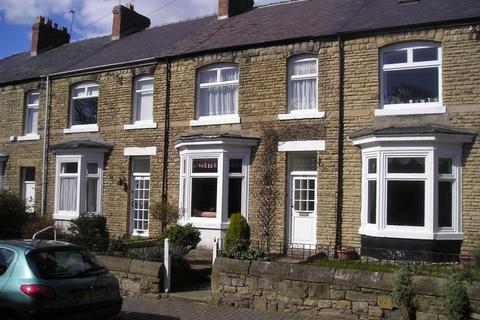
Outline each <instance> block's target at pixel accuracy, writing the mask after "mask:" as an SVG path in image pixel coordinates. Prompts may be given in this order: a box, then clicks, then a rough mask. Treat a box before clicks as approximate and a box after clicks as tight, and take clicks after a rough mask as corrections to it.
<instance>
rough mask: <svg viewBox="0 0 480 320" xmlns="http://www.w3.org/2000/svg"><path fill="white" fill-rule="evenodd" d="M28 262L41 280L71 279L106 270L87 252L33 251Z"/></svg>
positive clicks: (28, 257) (64, 250)
mask: <svg viewBox="0 0 480 320" xmlns="http://www.w3.org/2000/svg"><path fill="white" fill-rule="evenodd" d="M27 261H28V263H29V265H30V267H31V268H32V270H33V272H34V273H35V274H36V275H37V276H38V277H39V278H46V279H52V278H71V277H76V276H80V275H83V274H85V273H88V272H94V271H99V270H104V266H103V265H102V263H101V262H99V261H98V260H97V259H96V258H95V257H94V256H93V255H92V254H91V253H90V252H88V251H86V250H72V249H56V250H46V251H33V252H31V253H29V254H28V255H27Z"/></svg>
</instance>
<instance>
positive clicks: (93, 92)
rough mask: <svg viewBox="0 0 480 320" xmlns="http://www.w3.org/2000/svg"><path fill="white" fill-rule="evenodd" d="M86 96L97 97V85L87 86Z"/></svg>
mask: <svg viewBox="0 0 480 320" xmlns="http://www.w3.org/2000/svg"><path fill="white" fill-rule="evenodd" d="M87 96H89V97H98V86H94V87H88V88H87Z"/></svg>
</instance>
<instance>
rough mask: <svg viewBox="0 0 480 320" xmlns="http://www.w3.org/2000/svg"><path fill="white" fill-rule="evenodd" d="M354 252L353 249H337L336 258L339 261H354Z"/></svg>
mask: <svg viewBox="0 0 480 320" xmlns="http://www.w3.org/2000/svg"><path fill="white" fill-rule="evenodd" d="M355 256H356V252H355V250H354V249H346V248H344V249H339V250H337V257H338V259H339V260H341V261H348V260H354V259H355Z"/></svg>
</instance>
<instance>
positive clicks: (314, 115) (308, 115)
mask: <svg viewBox="0 0 480 320" xmlns="http://www.w3.org/2000/svg"><path fill="white" fill-rule="evenodd" d="M321 118H325V112H305V113H304V112H299V113H282V114H279V115H278V120H296V119H321Z"/></svg>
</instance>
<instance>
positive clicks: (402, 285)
mask: <svg viewBox="0 0 480 320" xmlns="http://www.w3.org/2000/svg"><path fill="white" fill-rule="evenodd" d="M392 296H393V299H394V300H395V302H396V303H397V304H398V305H399V306H400V311H401V313H402V315H403V318H404V319H414V317H415V307H414V304H413V298H414V296H415V293H414V292H413V288H412V278H411V274H410V270H409V269H408V268H406V267H402V268H400V269H398V270H397V271H396V272H395V282H394V285H393V291H392Z"/></svg>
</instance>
